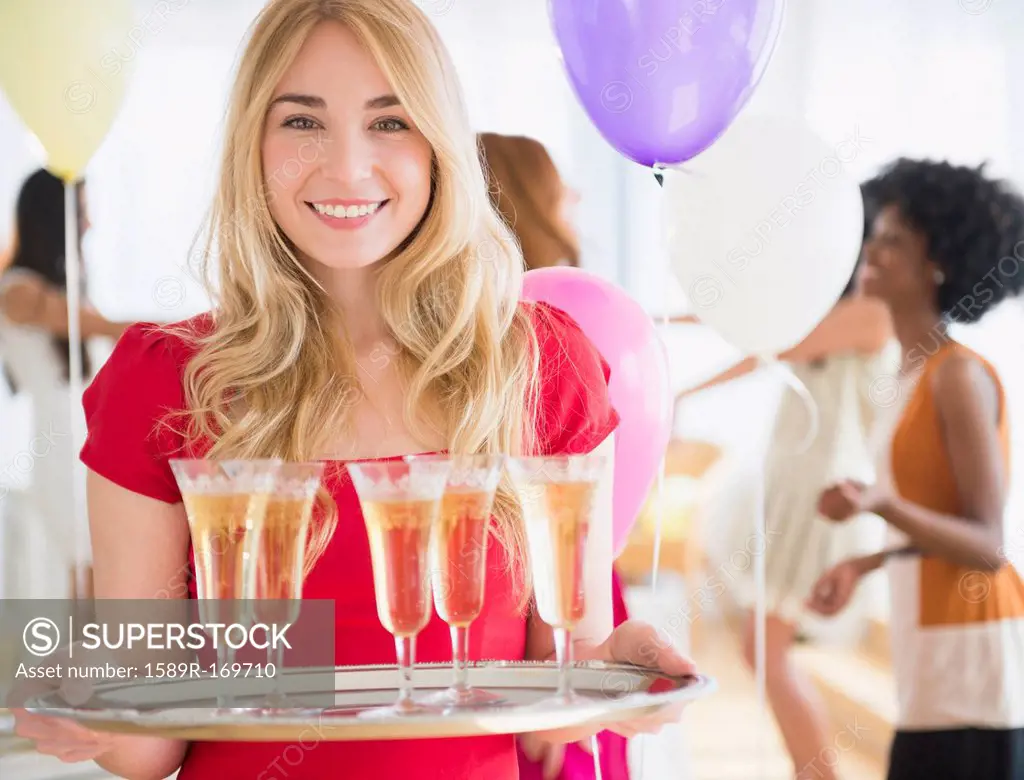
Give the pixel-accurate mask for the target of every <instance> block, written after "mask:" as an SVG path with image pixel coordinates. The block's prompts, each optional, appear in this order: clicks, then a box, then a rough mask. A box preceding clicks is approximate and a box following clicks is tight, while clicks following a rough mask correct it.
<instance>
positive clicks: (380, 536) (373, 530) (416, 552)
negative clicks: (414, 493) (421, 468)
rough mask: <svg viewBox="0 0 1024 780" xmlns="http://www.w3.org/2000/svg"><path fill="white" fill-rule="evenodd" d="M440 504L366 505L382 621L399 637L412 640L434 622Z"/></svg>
mask: <svg viewBox="0 0 1024 780" xmlns="http://www.w3.org/2000/svg"><path fill="white" fill-rule="evenodd" d="M437 510H438V502H436V501H366V502H364V505H363V517H364V519H365V521H366V532H367V536H368V537H369V540H370V555H371V556H372V557H373V584H374V591H375V593H376V596H377V615H378V617H379V618H380V622H381V623H382V624H383V625H384V628H386V629H387V630H388V631H389V632H391V633H392V634H393V635H394V636H396V637H411V636H415V635H416V634H418V633H419V632H420V631H422V630H423V627H424V626H426V625H427V622H428V621H429V620H430V606H431V599H430V572H429V570H428V569H427V563H428V561H427V559H428V551H429V547H430V532H431V528H432V526H433V525H434V522H435V521H436V520H437Z"/></svg>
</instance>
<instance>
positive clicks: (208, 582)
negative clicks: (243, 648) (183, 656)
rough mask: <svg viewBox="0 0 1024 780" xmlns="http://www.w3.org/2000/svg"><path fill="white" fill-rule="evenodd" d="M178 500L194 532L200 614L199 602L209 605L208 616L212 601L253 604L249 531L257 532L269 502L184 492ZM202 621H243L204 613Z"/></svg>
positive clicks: (258, 499) (251, 534) (263, 498)
mask: <svg viewBox="0 0 1024 780" xmlns="http://www.w3.org/2000/svg"><path fill="white" fill-rule="evenodd" d="M182 500H183V501H184V504H185V511H186V513H187V514H188V521H189V527H190V530H191V533H192V547H193V550H194V552H195V558H196V586H197V595H198V597H199V599H200V608H201V609H204V605H203V603H202V602H203V601H208V602H211V604H210V605H206V606H205V611H206V612H209V608H210V606H212V603H215V602H221V601H224V602H228V601H232V600H241V599H251V598H252V597H253V594H254V591H255V584H256V583H255V580H254V576H253V575H254V574H255V571H254V567H253V565H252V564H253V563H255V561H252V560H251V559H252V557H253V550H252V547H253V542H254V538H253V531H255V530H258V526H259V523H258V522H257V520H258V519H259V518H260V516H261V514H262V512H263V511H264V509H265V507H266V504H267V497H266V496H260V495H254V496H248V495H216V494H206V493H198V494H189V493H186V494H184V495H183V496H182ZM222 607H223V608H226V607H227V604H224V605H222ZM222 611H223V610H222ZM203 619H204V620H208V621H211V622H224V621H230V622H235V621H237V620H239V619H241V616H240V615H226V614H225V615H217V616H214V615H208V614H207V615H204V617H203Z"/></svg>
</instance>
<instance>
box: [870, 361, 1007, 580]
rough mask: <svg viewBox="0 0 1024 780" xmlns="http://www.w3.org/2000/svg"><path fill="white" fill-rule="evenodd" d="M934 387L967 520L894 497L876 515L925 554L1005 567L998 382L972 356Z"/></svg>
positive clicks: (945, 370)
mask: <svg viewBox="0 0 1024 780" xmlns="http://www.w3.org/2000/svg"><path fill="white" fill-rule="evenodd" d="M933 381H934V384H933V390H934V393H935V399H936V404H937V406H938V410H939V417H940V420H941V423H942V429H943V437H944V439H945V442H946V451H947V452H948V453H949V459H950V461H951V463H952V466H953V475H954V477H955V479H956V487H957V493H958V495H959V497H960V505H961V507H962V516H960V517H955V516H951V515H944V514H941V513H939V512H933V511H931V510H929V509H925V508H924V507H922V506H919V505H917V504H912V503H910V502H909V501H906V500H904V499H901V498H899V497H894V496H883V497H882V498H881V499H879V501H878V502H877V503H878V505H877V506H876V507H874V508H873V509H872V510H871V511H874V512H875V513H876V514H878V515H880V516H881V517H882V518H884V519H885V520H886V522H888V523H890V524H891V525H893V526H894V527H895V528H898V529H899V530H901V531H903V532H904V533H905V534H907V536H909V537H910V539H911V541H913V542H914V544H916V545H917V546H918V547H920V548H921V549H922V551H924V552H927V553H931V554H933V555H941V556H942V557H944V558H948V559H949V560H951V561H953V562H955V563H957V564H960V565H962V566H969V567H971V568H974V569H980V570H983V571H995V570H998V569H999V568H1001V567H1002V565H1003V563H1004V560H1003V555H1002V545H1003V510H1004V505H1005V501H1006V468H1005V464H1004V462H1003V458H1002V456H1001V453H1000V444H999V437H998V435H997V425H998V420H999V417H1000V415H1001V414H1005V410H1001V409H999V401H998V396H997V394H996V388H995V385H994V383H993V382H992V378H991V377H990V376H989V374H988V372H987V371H986V370H985V369H984V367H983V366H982V365H981V364H980V363H979V362H978V361H976V360H974V359H973V358H970V357H960V356H954V357H951V358H949V359H948V360H947V361H946V362H945V363H944V364H943V365H942V366H941V367H940V368H939V370H938V371H936V372H935V376H934V380H933Z"/></svg>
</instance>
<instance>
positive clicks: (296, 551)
mask: <svg viewBox="0 0 1024 780" xmlns="http://www.w3.org/2000/svg"><path fill="white" fill-rule="evenodd" d="M323 471H324V464H323V463H322V462H310V463H282V464H281V467H280V469H279V470H278V472H277V479H276V481H275V485H274V492H273V493H272V494H271V496H270V498H269V500H268V502H267V510H266V515H265V516H264V519H263V523H262V525H261V527H260V530H259V532H258V534H257V540H256V549H257V562H258V565H257V566H256V567H255V569H256V575H255V576H256V595H255V598H256V605H255V608H256V611H257V615H258V617H259V619H260V620H262V621H263V622H265V623H267V624H268V625H275V624H286V623H294V622H295V621H296V620H298V617H299V611H300V608H301V599H302V583H303V578H304V570H305V564H306V545H307V541H308V538H307V537H308V533H309V526H310V523H311V521H312V517H313V504H314V502H315V500H316V494H317V490H319V488H320V480H321V479H322V477H323ZM267 664H268V666H269V665H271V664H273V668H274V672H273V674H272V675H271V680H272V683H271V684H272V690H271V694H270V697H269V701H268V706H267V707H265V708H263V709H262V710H261V711H260V712H261V713H262V714H266V715H270V714H273V713H274V712H275V711H276V710H277V709H280V708H283V707H286V706H287V697H286V696H285V693H284V690H283V687H282V671H283V669H284V645H283V643H279V644H278V645H277V646H274V645H272V644H271V643H269V642H268V643H267Z"/></svg>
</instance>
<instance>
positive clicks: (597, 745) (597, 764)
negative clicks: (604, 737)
mask: <svg viewBox="0 0 1024 780" xmlns="http://www.w3.org/2000/svg"><path fill="white" fill-rule="evenodd" d="M590 752H591V753H593V754H594V780H601V757H600V756H601V742H600V740H598V738H597V734H595V735H594V736H592V737H591V738H590Z"/></svg>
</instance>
